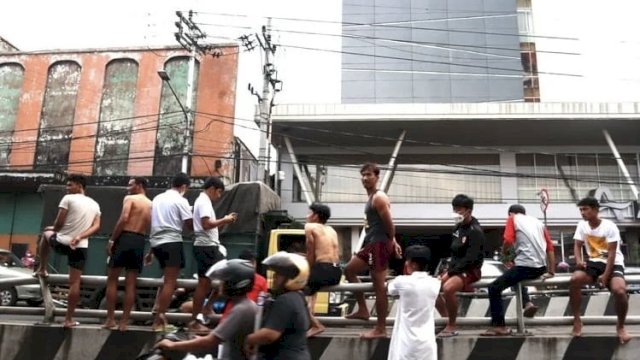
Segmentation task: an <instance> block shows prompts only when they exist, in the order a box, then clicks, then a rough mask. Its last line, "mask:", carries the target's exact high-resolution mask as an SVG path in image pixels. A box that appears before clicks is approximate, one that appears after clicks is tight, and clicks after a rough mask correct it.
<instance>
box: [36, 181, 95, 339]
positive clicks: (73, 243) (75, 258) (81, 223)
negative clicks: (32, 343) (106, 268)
mask: <svg viewBox="0 0 640 360" xmlns="http://www.w3.org/2000/svg"><path fill="white" fill-rule="evenodd" d="M86 187H87V179H86V178H85V177H84V176H83V175H75V174H74V175H69V178H68V179H67V195H65V196H64V197H63V198H62V200H60V204H59V205H58V214H57V215H56V219H55V221H54V222H53V225H51V226H47V227H45V228H44V231H43V233H42V236H41V237H40V241H39V244H38V255H39V257H40V260H39V264H38V266H37V268H36V269H35V272H34V275H35V276H38V277H47V276H49V274H48V273H47V264H48V259H49V247H51V248H53V249H54V251H56V252H57V253H59V254H62V255H66V256H67V264H68V265H69V295H68V297H67V312H66V316H65V319H64V325H63V326H64V327H65V328H70V327H73V326H76V325H78V322H77V321H73V314H74V312H75V310H76V306H77V305H78V301H79V300H80V278H81V276H82V271H83V270H84V266H85V264H86V261H87V247H88V246H89V236H91V235H93V234H95V233H96V232H97V231H98V230H99V229H100V215H101V214H100V206H99V205H98V203H97V202H95V200H93V199H92V198H90V197H88V196H86V195H85V189H86Z"/></svg>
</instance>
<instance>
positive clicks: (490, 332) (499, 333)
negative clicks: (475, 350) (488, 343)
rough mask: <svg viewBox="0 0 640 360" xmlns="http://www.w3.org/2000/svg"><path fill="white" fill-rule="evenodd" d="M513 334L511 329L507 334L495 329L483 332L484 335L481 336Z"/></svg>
mask: <svg viewBox="0 0 640 360" xmlns="http://www.w3.org/2000/svg"><path fill="white" fill-rule="evenodd" d="M512 334H513V332H512V331H511V329H509V331H507V332H500V331H496V330H494V329H489V330H487V331H485V332H483V333H482V334H480V336H511V335H512Z"/></svg>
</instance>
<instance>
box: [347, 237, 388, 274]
mask: <svg viewBox="0 0 640 360" xmlns="http://www.w3.org/2000/svg"><path fill="white" fill-rule="evenodd" d="M356 256H357V257H358V258H359V259H361V260H362V261H364V262H366V263H367V264H368V265H369V268H370V269H371V270H374V271H382V270H386V269H387V267H389V259H391V253H390V252H389V250H388V249H387V242H386V241H375V242H371V243H369V244H367V245H366V246H365V247H364V248H362V250H360V251H358V253H357V254H356Z"/></svg>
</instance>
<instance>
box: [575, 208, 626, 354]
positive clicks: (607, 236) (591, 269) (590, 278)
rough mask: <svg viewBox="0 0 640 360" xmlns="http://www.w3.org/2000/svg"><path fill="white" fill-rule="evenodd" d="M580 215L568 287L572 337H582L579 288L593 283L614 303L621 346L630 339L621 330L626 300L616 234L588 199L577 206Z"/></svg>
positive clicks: (612, 226) (614, 225)
mask: <svg viewBox="0 0 640 360" xmlns="http://www.w3.org/2000/svg"><path fill="white" fill-rule="evenodd" d="M578 208H579V209H580V215H581V216H582V218H583V219H584V220H582V221H580V222H579V223H578V226H577V227H576V233H575V235H574V236H573V240H574V241H575V242H574V245H573V251H574V254H575V256H576V271H574V273H573V275H572V276H571V282H570V285H569V303H570V304H571V310H572V311H573V332H572V333H571V334H572V335H573V336H581V335H582V320H581V319H580V308H581V302H582V287H583V286H585V285H588V284H593V283H594V282H595V283H597V284H598V285H599V286H600V287H608V288H609V291H611V294H612V295H613V298H614V300H615V308H616V313H617V315H618V323H617V325H616V331H617V333H618V339H619V340H620V343H621V344H624V343H627V342H628V341H629V340H631V335H629V334H628V333H627V331H626V330H625V328H624V321H625V319H626V318H627V310H628V309H629V300H628V298H627V284H626V282H625V281H624V256H623V255H622V252H621V251H620V242H621V239H620V230H618V227H617V226H616V224H614V223H613V222H612V221H611V220H607V219H600V218H599V217H598V212H599V210H600V204H599V203H598V200H597V199H595V198H592V197H588V198H584V199H582V200H580V202H579V203H578ZM583 245H584V248H585V250H586V252H587V255H588V257H589V258H588V261H587V262H586V264H585V262H584V260H583V258H582V246H583Z"/></svg>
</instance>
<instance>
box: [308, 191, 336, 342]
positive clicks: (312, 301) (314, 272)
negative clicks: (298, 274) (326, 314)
mask: <svg viewBox="0 0 640 360" xmlns="http://www.w3.org/2000/svg"><path fill="white" fill-rule="evenodd" d="M309 210H310V211H309V214H308V215H307V223H306V224H305V226H304V235H305V237H306V248H307V254H306V256H307V261H308V262H309V266H310V267H311V273H310V274H309V280H308V282H307V287H306V289H305V294H306V295H307V296H309V297H310V298H309V299H307V303H308V304H309V317H310V319H311V328H310V329H309V331H307V337H311V336H316V335H318V334H320V333H321V332H323V331H324V330H325V327H324V326H323V325H322V324H321V323H320V321H318V319H316V318H315V317H314V316H313V310H314V308H315V306H316V297H317V293H318V290H320V289H321V288H323V287H325V286H331V285H336V284H338V283H339V282H340V278H341V277H342V270H341V269H340V263H339V262H340V255H339V254H338V234H336V231H335V230H333V228H332V227H331V226H328V225H325V224H326V222H327V220H328V219H329V218H330V217H331V209H329V207H328V206H327V205H324V204H320V203H313V204H311V206H309Z"/></svg>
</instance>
